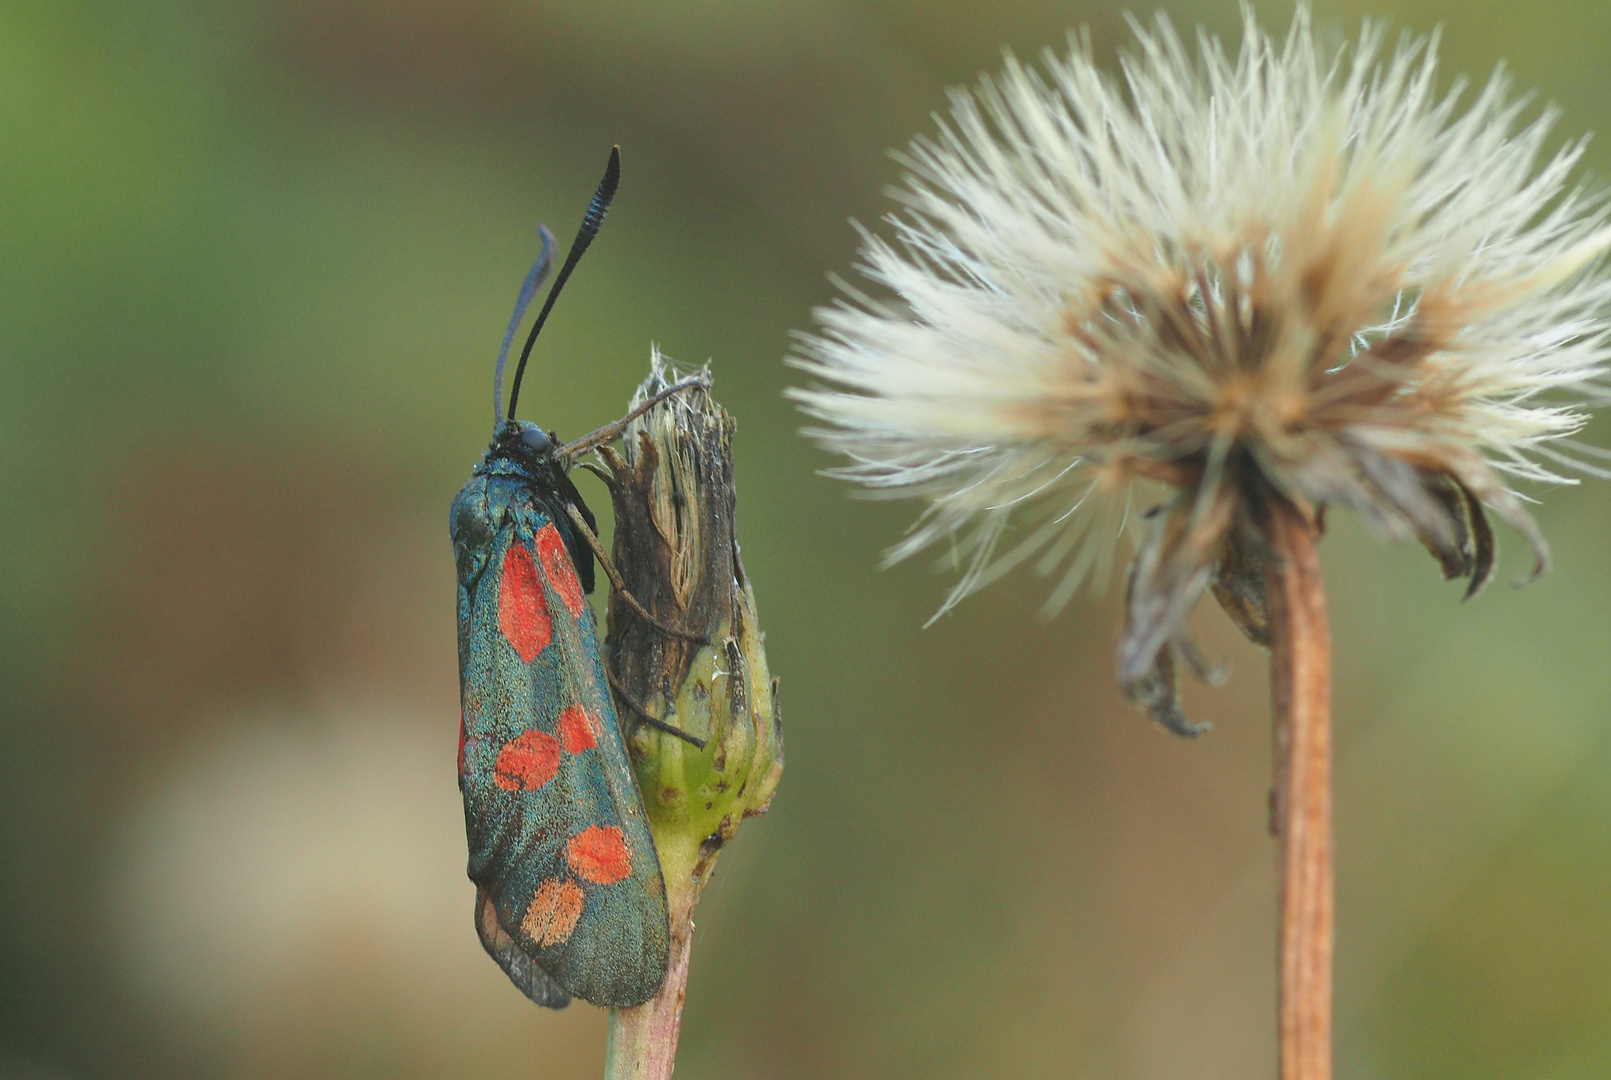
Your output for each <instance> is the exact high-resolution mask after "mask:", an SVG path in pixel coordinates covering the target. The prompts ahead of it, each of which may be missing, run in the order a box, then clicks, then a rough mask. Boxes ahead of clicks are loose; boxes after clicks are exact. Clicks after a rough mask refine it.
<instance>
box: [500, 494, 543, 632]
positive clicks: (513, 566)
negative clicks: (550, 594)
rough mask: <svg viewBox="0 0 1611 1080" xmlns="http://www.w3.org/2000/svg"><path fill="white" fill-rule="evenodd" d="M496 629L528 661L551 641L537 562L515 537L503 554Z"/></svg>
mask: <svg viewBox="0 0 1611 1080" xmlns="http://www.w3.org/2000/svg"><path fill="white" fill-rule="evenodd" d="M546 527H547V528H549V529H552V528H553V526H552V525H548V526H546ZM498 629H500V630H502V631H503V636H504V637H505V638H507V639H508V641H509V644H510V645H513V646H514V648H515V652H516V653H518V654H519V655H520V659H522V660H524V661H525V662H526V663H528V664H529V663H531V662H532V661H533V660H535V659H537V654H538V653H540V652H542V651H543V650H544V649H546V648H548V643H549V642H550V641H552V640H554V623H553V621H552V620H551V619H549V617H548V600H547V599H546V598H545V597H544V596H543V585H542V581H541V580H539V579H538V577H537V564H536V563H534V562H532V559H531V552H530V551H529V550H527V548H526V545H525V544H522V543H520V542H519V541H518V540H517V541H514V542H513V543H511V544H510V545H509V551H508V553H507V554H506V555H504V557H503V579H502V580H501V581H500V582H499V583H498Z"/></svg>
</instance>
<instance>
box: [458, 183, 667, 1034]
mask: <svg viewBox="0 0 1611 1080" xmlns="http://www.w3.org/2000/svg"><path fill="white" fill-rule="evenodd" d="M618 176H619V157H618V154H617V153H614V152H612V154H611V156H610V168H609V170H608V171H607V172H606V174H605V178H604V182H603V183H602V184H600V186H599V192H598V194H596V195H595V196H594V200H593V204H592V206H590V207H589V209H588V215H587V218H586V220H585V221H584V222H583V225H582V231H581V233H580V234H579V235H578V236H577V238H576V243H575V244H574V245H573V246H572V249H571V253H570V256H569V258H568V259H567V260H566V264H565V266H564V268H563V269H562V270H561V271H560V275H559V277H558V279H557V280H556V281H555V283H554V288H553V290H552V291H551V292H550V293H549V296H548V300H547V302H546V303H545V304H544V307H543V310H542V313H541V314H540V315H539V316H538V318H537V322H536V324H535V325H534V326H533V328H532V331H531V335H530V337H529V338H528V339H527V342H526V346H525V350H524V351H523V353H522V356H521V363H520V371H517V374H516V383H515V389H514V393H513V394H512V395H511V399H510V414H511V415H510V416H509V417H508V418H507V419H505V418H504V416H503V411H502V381H503V368H504V363H505V360H506V358H507V356H508V350H509V344H510V341H511V340H512V339H513V336H514V333H515V331H516V329H517V327H518V326H519V323H520V320H521V318H522V316H523V315H524V313H525V310H526V307H527V305H528V304H529V303H530V301H531V298H532V295H533V294H534V293H535V291H536V288H537V286H538V284H539V283H540V282H541V280H542V278H543V277H544V276H546V272H547V269H548V267H549V265H550V262H551V259H550V256H551V254H552V246H553V245H552V242H553V238H552V237H551V236H550V235H549V234H548V232H547V230H546V229H545V230H543V253H542V255H541V256H540V257H539V258H538V260H537V264H536V265H535V266H533V267H532V272H531V274H530V275H528V277H527V279H526V283H525V285H524V287H523V288H522V289H521V294H520V299H519V301H518V302H517V304H516V308H515V315H514V318H513V319H512V320H511V322H510V326H509V332H508V333H507V334H506V335H505V337H504V344H503V349H502V350H501V351H500V354H499V357H498V368H497V372H498V373H497V377H496V379H495V381H494V393H495V413H494V415H495V426H494V431H493V439H492V444H491V446H490V447H489V448H488V450H487V452H486V454H485V455H484V456H483V457H482V459H481V461H480V463H479V464H477V465H476V467H475V471H474V473H473V474H472V475H471V477H470V480H469V482H467V483H466V484H465V485H464V487H463V489H462V490H460V492H459V494H458V497H457V498H456V499H454V501H453V508H452V513H451V515H450V522H449V528H450V531H451V533H452V537H453V554H454V559H455V562H456V563H457V569H458V579H459V588H458V623H459V688H460V694H461V704H462V708H463V713H462V723H461V727H460V732H459V789H460V791H461V792H462V793H463V795H464V818H465V827H466V832H467V834H468V837H469V846H470V859H469V868H468V871H469V876H470V880H472V881H473V882H475V885H476V908H475V926H476V931H477V933H478V934H479V935H480V938H481V943H482V945H484V946H485V947H486V950H487V952H488V953H490V954H491V955H492V957H493V959H494V960H496V961H497V962H498V964H499V966H500V967H502V968H503V970H504V971H505V972H506V973H507V974H508V976H509V978H510V979H511V980H512V981H513V982H514V984H515V985H516V986H518V987H519V988H520V989H521V990H522V991H523V992H524V993H525V994H526V996H528V997H529V998H531V999H532V1000H533V1001H535V1002H536V1003H537V1004H539V1005H544V1006H547V1007H549V1008H563V1007H564V1006H565V1005H567V1004H568V1003H569V1002H570V999H571V997H572V996H575V997H580V998H583V999H584V1000H586V1001H591V1002H593V1003H594V1004H596V1005H607V1006H626V1005H637V1004H640V1003H642V1002H644V1001H647V1000H648V999H649V998H651V997H653V996H654V994H655V992H656V991H657V990H659V988H660V985H661V983H662V982H663V981H664V978H665V972H666V959H667V949H668V943H669V931H668V922H667V917H666V899H665V885H664V882H663V881H662V879H661V874H660V863H659V860H658V858H657V857H656V855H655V849H654V841H653V838H652V837H651V835H650V832H649V825H648V821H647V818H646V816H645V814H644V809H643V799H642V796H641V795H640V794H639V792H638V788H637V785H636V782H635V780H634V778H633V775H632V767H631V763H630V762H629V760H628V757H627V751H626V745H625V742H624V739H623V737H622V732H621V728H620V726H619V724H618V722H617V719H616V712H615V707H614V705H613V703H612V701H611V697H610V687H609V684H608V681H607V679H606V676H605V672H604V663H603V658H602V656H601V655H600V651H599V641H598V633H597V629H596V627H595V625H594V618H593V610H592V607H591V606H590V605H589V603H588V601H587V596H586V594H587V593H589V592H591V591H592V588H593V553H592V550H591V549H590V548H589V546H588V545H587V544H586V543H585V540H584V538H583V537H582V536H580V535H579V528H580V526H579V524H578V523H577V522H576V521H575V520H574V518H573V517H572V515H571V514H570V513H569V510H570V508H573V507H574V508H575V509H576V510H577V511H579V512H580V517H581V518H582V519H583V520H585V522H586V523H587V525H588V526H592V524H593V518H592V515H591V514H590V513H589V512H588V511H587V507H586V505H585V504H584V503H583V502H582V498H581V495H580V494H579V493H578V492H577V490H576V487H575V485H574V484H572V482H571V480H570V477H569V476H568V475H567V465H568V462H569V460H571V457H570V456H568V455H567V454H566V453H565V451H575V450H576V449H577V447H578V446H580V445H584V444H588V443H589V442H590V441H591V440H592V438H593V437H591V436H590V437H588V438H587V439H583V440H578V443H577V444H572V446H571V447H561V446H559V445H558V443H557V442H556V441H555V439H554V438H553V437H552V436H550V435H549V434H547V433H545V432H544V431H543V430H542V429H541V428H539V427H538V426H537V425H536V424H532V423H530V422H527V421H518V420H515V419H514V417H513V412H514V404H515V400H516V397H517V396H518V394H519V378H520V373H521V371H523V370H524V366H525V360H526V355H527V354H529V353H530V350H531V346H532V342H533V341H534V340H535V338H536V336H537V331H538V330H539V329H540V328H541V326H542V323H543V320H544V319H545V318H546V316H547V314H548V312H549V310H550V309H551V307H552V305H553V302H554V299H555V297H556V296H557V295H558V292H559V289H560V287H561V286H562V285H563V284H564V282H565V279H566V278H567V277H568V276H569V274H570V271H571V270H572V269H573V267H574V266H575V264H576V261H577V259H579V258H580V257H581V253H582V252H583V251H585V250H586V248H587V245H588V243H590V242H591V240H592V237H593V234H595V233H596V232H597V230H598V226H599V224H600V223H601V222H602V220H603V217H604V212H605V210H607V209H608V206H609V200H610V197H611V196H613V194H614V190H615V181H616V179H617V177H618Z"/></svg>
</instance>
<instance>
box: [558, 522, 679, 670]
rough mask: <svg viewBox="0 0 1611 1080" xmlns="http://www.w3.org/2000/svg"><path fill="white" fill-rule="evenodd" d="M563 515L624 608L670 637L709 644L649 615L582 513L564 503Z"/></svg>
mask: <svg viewBox="0 0 1611 1080" xmlns="http://www.w3.org/2000/svg"><path fill="white" fill-rule="evenodd" d="M565 513H566V514H567V515H569V516H570V519H571V524H572V525H574V526H576V531H577V532H578V533H580V534H581V536H582V539H583V540H586V541H587V546H588V547H590V548H592V549H593V554H594V555H595V556H596V557H597V558H598V561H599V565H600V566H602V567H604V573H605V574H607V575H608V576H609V579H610V584H611V585H613V586H615V591H616V594H617V595H619V596H620V597H621V599H622V600H624V601H626V606H627V607H629V608H631V609H632V610H633V612H634V613H635V614H636V615H637V616H638V618H640V619H642V620H643V621H644V622H646V623H648V624H649V625H650V626H652V627H654V628H655V629H656V630H659V631H660V632H661V633H663V634H666V635H668V636H670V637H674V638H681V639H682V640H684V641H692V642H694V643H695V644H697V645H709V644H710V638H708V637H706V636H705V635H703V634H695V633H693V632H692V631H688V630H678V629H677V628H676V627H675V626H667V625H666V624H665V623H663V622H661V621H660V620H659V619H657V618H655V617H654V616H653V615H650V614H649V612H648V611H647V610H646V609H645V608H644V606H643V605H642V604H640V603H638V598H637V597H635V596H633V595H632V594H631V593H629V592H627V587H626V582H625V581H623V580H622V578H621V572H620V571H619V570H617V569H616V568H615V564H614V563H613V562H611V561H610V557H609V556H608V555H606V554H605V553H604V545H603V544H601V543H599V538H598V535H597V534H596V533H594V532H593V530H592V529H590V528H588V527H587V522H586V521H585V520H584V519H583V518H582V512H581V511H580V510H578V509H576V507H575V505H574V504H572V503H566V504H565Z"/></svg>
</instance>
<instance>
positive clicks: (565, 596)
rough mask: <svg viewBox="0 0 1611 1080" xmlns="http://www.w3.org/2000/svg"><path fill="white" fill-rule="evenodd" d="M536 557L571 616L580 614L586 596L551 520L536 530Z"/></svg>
mask: <svg viewBox="0 0 1611 1080" xmlns="http://www.w3.org/2000/svg"><path fill="white" fill-rule="evenodd" d="M537 557H538V558H539V559H541V560H542V561H543V573H545V574H547V575H548V584H550V585H552V586H553V587H554V591H555V592H556V593H558V594H559V598H560V599H561V600H563V601H564V602H565V607H566V608H567V609H568V610H569V611H570V613H571V618H573V619H574V618H577V617H578V616H580V615H581V614H582V605H583V604H585V603H587V598H586V597H585V596H583V595H582V583H581V582H580V581H578V580H577V578H576V565H575V564H574V563H572V562H571V553H570V552H569V551H567V550H565V541H564V539H563V538H561V537H560V535H559V530H558V529H556V528H554V523H553V522H552V521H550V522H549V523H548V524H547V525H544V526H543V527H542V528H541V529H538V530H537Z"/></svg>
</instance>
